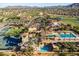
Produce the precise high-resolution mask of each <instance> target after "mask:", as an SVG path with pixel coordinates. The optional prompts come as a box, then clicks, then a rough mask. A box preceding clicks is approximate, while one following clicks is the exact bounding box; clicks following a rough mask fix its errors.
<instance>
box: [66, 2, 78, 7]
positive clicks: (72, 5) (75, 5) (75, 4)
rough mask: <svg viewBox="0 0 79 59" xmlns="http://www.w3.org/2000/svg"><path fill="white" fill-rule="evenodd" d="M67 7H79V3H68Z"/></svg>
mask: <svg viewBox="0 0 79 59" xmlns="http://www.w3.org/2000/svg"><path fill="white" fill-rule="evenodd" d="M67 7H71V8H79V3H73V4H70V5H68V6H67Z"/></svg>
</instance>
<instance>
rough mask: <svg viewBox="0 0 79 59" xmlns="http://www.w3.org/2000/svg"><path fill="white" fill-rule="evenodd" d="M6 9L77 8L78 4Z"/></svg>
mask: <svg viewBox="0 0 79 59" xmlns="http://www.w3.org/2000/svg"><path fill="white" fill-rule="evenodd" d="M6 8H18V9H20V8H27V9H29V8H79V3H72V4H70V5H67V6H45V7H37V6H33V7H31V6H8V7H6Z"/></svg>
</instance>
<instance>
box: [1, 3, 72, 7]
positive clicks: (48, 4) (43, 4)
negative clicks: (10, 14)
mask: <svg viewBox="0 0 79 59" xmlns="http://www.w3.org/2000/svg"><path fill="white" fill-rule="evenodd" d="M69 4H71V3H0V8H4V7H7V6H38V7H44V6H64V5H69Z"/></svg>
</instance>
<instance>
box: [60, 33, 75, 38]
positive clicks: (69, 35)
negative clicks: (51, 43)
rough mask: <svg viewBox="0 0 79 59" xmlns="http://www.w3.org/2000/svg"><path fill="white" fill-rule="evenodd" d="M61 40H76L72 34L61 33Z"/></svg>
mask: <svg viewBox="0 0 79 59" xmlns="http://www.w3.org/2000/svg"><path fill="white" fill-rule="evenodd" d="M59 35H60V37H61V38H63V39H66V38H67V39H70V38H76V36H75V35H73V34H72V33H61V34H59Z"/></svg>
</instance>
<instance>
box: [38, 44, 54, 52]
mask: <svg viewBox="0 0 79 59" xmlns="http://www.w3.org/2000/svg"><path fill="white" fill-rule="evenodd" d="M39 51H40V52H50V51H53V47H52V44H50V43H49V44H48V45H45V46H43V47H41V48H40V50H39Z"/></svg>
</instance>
